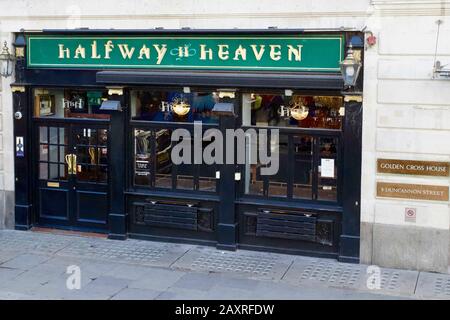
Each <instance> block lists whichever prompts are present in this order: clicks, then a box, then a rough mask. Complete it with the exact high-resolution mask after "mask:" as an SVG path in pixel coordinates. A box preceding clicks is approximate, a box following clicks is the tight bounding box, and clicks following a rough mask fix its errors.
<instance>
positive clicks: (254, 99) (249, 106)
mask: <svg viewBox="0 0 450 320" xmlns="http://www.w3.org/2000/svg"><path fill="white" fill-rule="evenodd" d="M242 103H243V105H242V109H243V111H242V112H243V113H242V121H243V124H244V125H254V126H258V127H266V126H278V127H297V128H324V129H340V128H341V126H342V116H343V100H342V97H340V96H303V95H293V96H284V95H277V94H260V93H252V94H244V95H243V99H242Z"/></svg>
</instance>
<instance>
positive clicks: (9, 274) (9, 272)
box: [0, 267, 26, 288]
mask: <svg viewBox="0 0 450 320" xmlns="http://www.w3.org/2000/svg"><path fill="white" fill-rule="evenodd" d="M23 272H26V271H24V270H21V269H11V268H2V267H0V288H2V287H3V285H2V284H3V283H4V282H5V281H7V280H11V279H13V278H15V277H17V276H18V275H19V274H21V273H23Z"/></svg>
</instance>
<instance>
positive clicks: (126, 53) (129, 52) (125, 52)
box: [119, 44, 134, 60]
mask: <svg viewBox="0 0 450 320" xmlns="http://www.w3.org/2000/svg"><path fill="white" fill-rule="evenodd" d="M119 49H120V53H121V54H122V57H123V58H124V59H125V60H126V59H131V57H133V53H134V47H131V48H129V47H128V45H127V44H119Z"/></svg>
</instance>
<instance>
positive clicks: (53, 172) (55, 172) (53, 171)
mask: <svg viewBox="0 0 450 320" xmlns="http://www.w3.org/2000/svg"><path fill="white" fill-rule="evenodd" d="M49 167H50V171H49V177H48V178H49V179H50V180H58V179H59V169H58V167H59V165H58V164H56V163H50V164H49Z"/></svg>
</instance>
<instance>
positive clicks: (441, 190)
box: [377, 182, 449, 201]
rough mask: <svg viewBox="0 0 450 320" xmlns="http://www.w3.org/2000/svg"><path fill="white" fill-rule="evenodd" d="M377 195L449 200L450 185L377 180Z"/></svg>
mask: <svg viewBox="0 0 450 320" xmlns="http://www.w3.org/2000/svg"><path fill="white" fill-rule="evenodd" d="M377 196H378V197H386V198H401V199H412V200H434V201H448V199H449V187H448V186H436V185H423V184H406V183H391V182H377Z"/></svg>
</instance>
